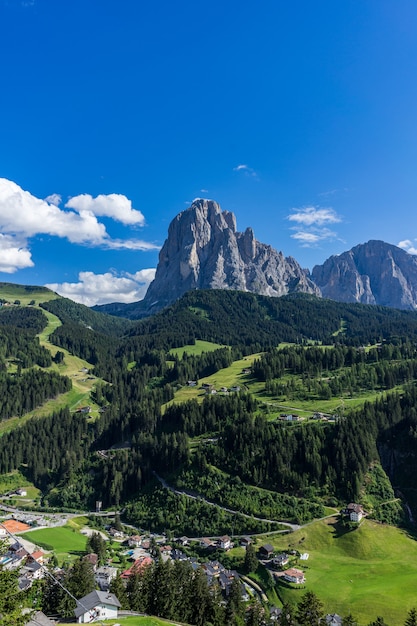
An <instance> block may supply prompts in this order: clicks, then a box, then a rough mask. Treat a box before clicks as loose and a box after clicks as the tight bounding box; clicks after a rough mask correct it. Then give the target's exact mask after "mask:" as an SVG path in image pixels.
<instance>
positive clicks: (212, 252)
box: [144, 198, 320, 309]
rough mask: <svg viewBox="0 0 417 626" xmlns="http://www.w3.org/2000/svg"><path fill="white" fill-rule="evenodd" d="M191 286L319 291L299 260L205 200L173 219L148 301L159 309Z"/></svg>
mask: <svg viewBox="0 0 417 626" xmlns="http://www.w3.org/2000/svg"><path fill="white" fill-rule="evenodd" d="M190 289H238V290H241V291H251V292H254V293H259V294H263V295H270V296H281V295H284V294H286V293H290V292H292V291H305V292H307V293H315V294H317V295H318V294H319V293H320V292H319V289H318V288H317V287H316V286H315V285H314V284H313V283H312V281H311V280H310V279H309V278H308V275H307V272H306V271H305V270H303V269H302V268H301V267H300V266H299V264H298V263H297V261H295V260H294V259H291V258H290V259H286V258H285V257H284V255H283V254H282V253H281V252H277V251H276V250H274V249H273V248H272V247H271V246H268V245H265V244H262V243H260V242H258V241H257V240H256V238H255V234H254V232H253V230H252V228H247V229H246V230H245V231H244V232H243V233H240V232H238V231H237V230H236V218H235V216H234V214H233V213H231V212H229V211H222V209H221V208H220V206H219V204H217V202H215V201H214V200H207V199H203V198H198V199H196V200H194V201H193V203H192V204H191V206H190V207H189V208H188V209H186V210H185V211H182V212H181V213H179V214H178V215H177V216H176V217H175V218H174V219H173V220H172V222H171V224H170V226H169V229H168V237H167V239H166V241H165V243H164V245H163V247H162V249H161V252H160V254H159V262H158V267H157V270H156V275H155V279H154V281H153V282H152V283H151V285H150V286H149V289H148V292H147V294H146V296H145V301H144V304H145V305H148V306H149V307H155V309H159V308H161V307H162V306H165V305H166V304H169V303H170V302H173V301H174V300H176V299H177V298H178V297H179V296H181V295H182V294H183V293H185V292H186V291H188V290H190Z"/></svg>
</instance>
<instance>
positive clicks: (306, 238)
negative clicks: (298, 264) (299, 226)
mask: <svg viewBox="0 0 417 626" xmlns="http://www.w3.org/2000/svg"><path fill="white" fill-rule="evenodd" d="M291 237H292V238H293V239H297V240H298V241H302V242H303V243H305V244H312V243H317V242H318V241H320V236H319V235H317V234H313V233H305V232H302V231H299V232H297V233H294V235H291Z"/></svg>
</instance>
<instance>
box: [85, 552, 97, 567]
mask: <svg viewBox="0 0 417 626" xmlns="http://www.w3.org/2000/svg"><path fill="white" fill-rule="evenodd" d="M83 561H86V562H87V563H89V564H90V565H91V567H92V568H93V570H94V571H96V569H97V564H98V555H97V554H94V552H90V554H86V555H85V556H84V557H83Z"/></svg>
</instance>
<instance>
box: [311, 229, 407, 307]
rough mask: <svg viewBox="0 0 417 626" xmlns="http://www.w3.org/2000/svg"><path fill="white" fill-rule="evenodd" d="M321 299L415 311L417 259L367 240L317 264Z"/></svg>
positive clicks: (315, 276) (315, 272) (314, 276)
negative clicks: (321, 263)
mask: <svg viewBox="0 0 417 626" xmlns="http://www.w3.org/2000/svg"><path fill="white" fill-rule="evenodd" d="M311 278H312V280H313V281H314V282H315V283H316V285H317V286H318V287H320V289H321V292H322V295H323V297H324V298H330V299H331V300H338V301H339V302H361V303H364V304H381V305H384V306H389V307H394V308H397V309H412V310H415V309H417V258H416V257H414V256H412V255H410V254H408V253H407V252H405V251H404V250H402V249H401V248H398V247H397V246H393V245H391V244H388V243H385V242H383V241H368V243H364V244H360V245H358V246H355V247H354V248H352V250H349V251H348V252H344V253H343V254H340V255H339V256H331V257H330V258H329V259H327V261H325V262H324V263H323V265H316V266H315V267H314V268H313V271H312V273H311Z"/></svg>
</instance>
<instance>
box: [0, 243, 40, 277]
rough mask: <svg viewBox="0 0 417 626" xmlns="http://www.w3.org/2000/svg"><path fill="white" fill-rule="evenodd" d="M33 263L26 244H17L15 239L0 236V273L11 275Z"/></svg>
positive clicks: (31, 265)
mask: <svg viewBox="0 0 417 626" xmlns="http://www.w3.org/2000/svg"><path fill="white" fill-rule="evenodd" d="M33 265H34V263H33V261H32V258H31V254H30V251H29V250H28V248H27V247H26V242H24V241H21V242H19V241H18V240H17V239H16V238H15V237H12V236H10V235H2V234H0V272H5V273H6V274H13V272H16V271H17V270H21V269H24V268H25V267H33Z"/></svg>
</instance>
